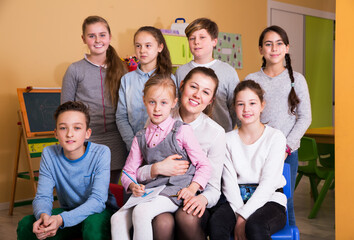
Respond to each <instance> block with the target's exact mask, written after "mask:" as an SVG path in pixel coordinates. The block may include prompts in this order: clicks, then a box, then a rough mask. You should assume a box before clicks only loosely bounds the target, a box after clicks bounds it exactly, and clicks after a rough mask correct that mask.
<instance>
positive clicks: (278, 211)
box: [208, 202, 286, 240]
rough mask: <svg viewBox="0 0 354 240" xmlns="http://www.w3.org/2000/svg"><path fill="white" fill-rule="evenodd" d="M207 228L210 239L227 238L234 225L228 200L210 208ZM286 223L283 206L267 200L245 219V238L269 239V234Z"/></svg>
mask: <svg viewBox="0 0 354 240" xmlns="http://www.w3.org/2000/svg"><path fill="white" fill-rule="evenodd" d="M210 214H211V216H210V218H209V222H208V230H209V237H210V240H222V239H225V240H229V239H230V235H232V236H233V231H234V228H235V225H236V217H235V214H234V212H233V210H232V208H231V207H230V204H229V203H228V202H219V203H218V204H217V205H216V206H215V207H214V208H212V209H210ZM285 224H286V211H285V207H283V206H282V205H280V204H278V203H276V202H267V203H266V204H265V205H264V206H263V207H261V208H259V209H257V210H256V211H255V212H254V213H253V214H252V215H251V216H250V217H249V218H248V219H247V221H246V229H245V231H246V237H247V240H253V239H257V240H266V239H271V235H272V234H274V233H276V232H277V231H279V230H281V229H282V228H283V227H284V226H285Z"/></svg>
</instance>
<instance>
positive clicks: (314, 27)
mask: <svg viewBox="0 0 354 240" xmlns="http://www.w3.org/2000/svg"><path fill="white" fill-rule="evenodd" d="M333 56H334V21H333V20H330V19H324V18H319V17H312V16H306V18H305V77H306V79H307V83H308V85H309V91H310V97H311V105H312V106H311V108H312V124H311V126H310V128H319V127H328V126H334V121H333V112H334V97H333V93H334V89H333V88H334V87H333V86H334V71H333V69H334V64H333V62H334V60H333V59H334V58H333Z"/></svg>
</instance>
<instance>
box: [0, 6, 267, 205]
mask: <svg viewBox="0 0 354 240" xmlns="http://www.w3.org/2000/svg"><path fill="white" fill-rule="evenodd" d="M266 4H267V1H266V0H261V1H260V0H248V1H243V0H225V1H223V4H220V3H219V1H215V0H196V1H190V0H179V1H174V3H170V1H165V0H150V1H143V0H135V1H134V2H129V1H117V0H105V1H95V0H75V1H70V0H61V1H48V0H36V1H22V0H11V1H10V0H3V1H0V29H1V30H0V31H1V44H0V52H1V54H0V69H1V70H0V79H1V81H2V87H1V88H0V112H1V118H0V126H1V135H0V193H1V194H0V203H4V202H8V201H9V196H10V190H11V178H12V169H13V160H14V157H15V144H16V133H17V126H16V123H17V121H18V120H17V113H16V111H17V110H18V108H19V107H18V100H17V94H16V88H21V87H26V86H29V85H32V86H36V87H53V86H61V80H62V77H63V75H64V72H65V70H66V68H67V67H68V66H69V64H70V63H72V62H73V61H77V60H79V59H81V58H82V57H83V54H84V53H85V52H86V48H85V46H84V45H83V43H82V41H81V37H80V36H81V24H82V21H83V19H84V18H85V17H87V16H88V15H93V14H96V15H101V16H103V17H105V18H106V19H107V20H108V22H109V23H110V26H111V30H112V34H113V36H112V39H113V42H112V45H113V46H114V47H115V48H116V50H117V51H118V53H119V54H120V55H121V56H122V57H126V56H129V55H131V54H133V53H134V52H133V46H132V41H133V39H132V36H133V34H134V32H135V31H136V30H137V28H139V27H140V26H143V25H153V26H155V27H158V28H170V25H171V24H172V22H173V21H174V19H175V18H177V17H184V18H186V20H187V21H188V22H191V21H192V20H193V19H195V18H198V17H204V16H205V17H209V18H211V19H213V20H214V21H216V22H217V23H218V25H219V27H220V31H225V32H234V33H240V34H242V41H243V50H244V66H245V67H244V69H242V70H239V71H238V73H239V76H240V78H244V77H245V76H246V74H248V73H250V72H255V71H258V70H259V68H260V64H261V60H260V56H259V53H258V48H257V39H258V35H259V34H260V32H261V31H262V29H263V28H264V27H266V24H267V16H266V14H267V13H266V6H267V5H266ZM246 22H247V24H246ZM21 162H22V163H23V159H21ZM20 167H21V169H23V168H24V167H26V165H25V164H21V166H20ZM30 197H31V188H30V185H29V183H28V182H27V181H20V183H19V184H18V191H17V198H16V199H24V198H30Z"/></svg>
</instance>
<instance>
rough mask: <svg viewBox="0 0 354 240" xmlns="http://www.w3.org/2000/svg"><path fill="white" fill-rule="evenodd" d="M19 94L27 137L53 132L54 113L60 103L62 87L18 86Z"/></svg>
mask: <svg viewBox="0 0 354 240" xmlns="http://www.w3.org/2000/svg"><path fill="white" fill-rule="evenodd" d="M17 94H18V98H19V102H20V108H21V113H22V118H23V123H22V124H23V125H24V129H25V130H26V134H27V137H36V136H41V135H47V134H48V135H50V134H53V131H54V128H55V121H54V117H53V114H54V112H55V110H56V109H57V107H58V106H59V105H60V89H30V90H29V89H26V88H18V89H17Z"/></svg>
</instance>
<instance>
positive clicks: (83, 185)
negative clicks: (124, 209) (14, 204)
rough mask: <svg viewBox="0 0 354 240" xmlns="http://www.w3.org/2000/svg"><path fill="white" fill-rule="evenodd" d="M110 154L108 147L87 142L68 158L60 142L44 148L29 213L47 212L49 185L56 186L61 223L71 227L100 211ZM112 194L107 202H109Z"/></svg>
mask: <svg viewBox="0 0 354 240" xmlns="http://www.w3.org/2000/svg"><path fill="white" fill-rule="evenodd" d="M110 159H111V154H110V150H109V148H108V147H106V146H104V145H99V144H95V143H91V142H88V143H87V146H86V151H85V153H84V155H82V156H81V157H80V158H79V159H76V160H69V159H67V158H66V157H65V155H64V153H63V148H62V147H61V146H60V145H53V146H49V147H46V148H44V150H43V153H42V159H41V163H40V169H39V181H38V188H37V193H36V197H35V199H34V201H33V213H34V216H35V217H36V219H39V218H40V215H41V214H42V213H46V214H48V215H51V211H52V207H53V204H52V203H53V189H54V188H55V189H56V193H57V196H58V200H59V203H60V207H61V208H63V209H64V210H65V211H64V212H63V213H61V214H60V215H61V217H62V218H63V226H62V227H71V226H75V225H77V224H79V223H80V222H82V221H83V220H85V219H86V218H87V217H88V216H89V215H92V214H94V213H100V212H102V211H103V210H104V209H105V207H106V202H107V199H108V188H109V178H110ZM114 201H115V199H114V197H113V198H112V197H110V199H108V202H107V204H108V203H109V204H111V203H112V204H113V203H114Z"/></svg>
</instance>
